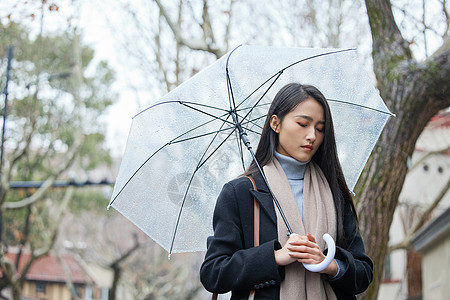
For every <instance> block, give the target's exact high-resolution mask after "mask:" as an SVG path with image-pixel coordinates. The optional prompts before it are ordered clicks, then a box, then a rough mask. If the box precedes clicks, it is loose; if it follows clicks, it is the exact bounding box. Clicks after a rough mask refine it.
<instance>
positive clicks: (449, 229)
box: [412, 207, 450, 300]
mask: <svg viewBox="0 0 450 300" xmlns="http://www.w3.org/2000/svg"><path fill="white" fill-rule="evenodd" d="M412 244H413V247H414V249H415V250H416V251H420V252H421V253H423V259H422V299H424V300H445V299H448V297H449V295H450V285H449V284H448V283H449V282H450V269H449V266H450V207H449V208H447V210H446V211H444V212H443V213H442V214H441V215H440V216H439V217H437V218H436V219H434V220H433V221H432V222H430V223H429V224H428V225H427V226H425V227H424V228H422V229H421V230H420V231H419V232H417V234H416V235H415V236H414V239H413V240H412Z"/></svg>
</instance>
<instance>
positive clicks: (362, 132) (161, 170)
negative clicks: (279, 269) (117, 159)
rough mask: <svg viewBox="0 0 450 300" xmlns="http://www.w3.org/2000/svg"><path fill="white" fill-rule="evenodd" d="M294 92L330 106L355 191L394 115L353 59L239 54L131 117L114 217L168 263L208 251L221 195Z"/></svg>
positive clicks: (283, 51)
mask: <svg viewBox="0 0 450 300" xmlns="http://www.w3.org/2000/svg"><path fill="white" fill-rule="evenodd" d="M290 82H298V83H302V84H311V85H314V86H316V87H317V88H318V89H319V90H321V91H322V93H323V94H324V95H325V97H326V98H327V100H328V103H329V105H330V108H331V112H332V117H333V122H334V127H335V134H336V142H337V148H338V155H339V159H340V162H341V164H342V167H343V172H344V176H345V178H346V181H347V184H348V185H349V186H348V188H349V189H350V190H353V188H354V186H355V184H356V181H357V180H358V177H359V175H360V174H361V172H362V170H363V168H364V165H365V163H366V161H367V159H368V157H369V155H370V153H371V151H372V149H373V147H374V145H375V143H376V141H377V139H378V137H379V135H380V134H381V131H382V129H383V127H384V125H385V123H386V121H387V119H388V118H389V116H391V115H392V114H391V113H390V112H389V110H388V109H387V108H386V106H385V104H384V102H383V100H382V99H381V97H380V96H379V92H378V90H377V89H376V88H374V86H373V83H372V81H371V79H370V78H369V76H368V75H367V74H366V73H365V72H364V69H363V67H362V65H361V64H360V63H359V61H358V58H357V55H356V50H355V49H301V48H274V47H259V46H240V47H237V48H236V49H234V50H233V51H231V52H229V53H228V54H226V55H224V56H223V57H222V58H220V59H218V60H217V61H216V62H215V63H214V64H212V65H210V66H209V67H208V68H206V69H204V70H203V71H201V72H199V73H198V74H196V75H195V76H193V77H192V78H191V79H189V80H187V81H186V82H184V83H183V84H181V85H180V86H178V87H177V88H175V89H174V90H172V91H171V92H169V93H168V94H167V95H165V96H164V97H163V98H162V99H160V100H159V101H158V102H157V103H156V104H154V105H152V106H150V107H148V108H146V109H144V110H143V111H141V112H139V113H138V114H137V115H136V116H134V118H133V121H132V125H131V129H130V132H129V136H128V141H127V145H126V148H125V153H124V155H123V159H122V163H121V166H120V170H119V173H118V176H117V179H116V183H115V186H114V191H113V194H112V198H111V201H110V203H109V205H108V208H109V207H110V206H112V207H114V208H115V209H116V210H118V211H119V212H120V213H121V214H123V215H124V216H125V217H127V218H128V219H129V220H131V221H132V222H133V223H134V224H135V225H136V226H138V227H139V228H140V229H141V230H142V231H144V232H145V233H146V234H147V235H149V236H150V237H151V238H152V239H154V240H155V241H156V242H157V243H159V244H160V245H161V246H162V247H163V248H164V249H166V250H167V251H168V252H169V254H171V253H176V252H191V251H202V250H205V249H206V238H207V236H209V235H211V234H212V233H213V231H212V216H213V210H214V206H215V201H216V198H217V196H218V194H219V193H220V190H221V188H222V185H223V184H224V183H225V182H227V181H229V180H230V179H232V178H234V177H236V176H238V175H239V174H242V173H243V171H244V169H245V168H246V167H247V166H248V165H249V163H250V162H251V160H252V159H253V157H252V156H253V151H252V150H251V146H252V145H254V146H256V145H257V143H258V140H259V136H260V132H261V130H262V127H263V123H264V119H265V117H266V114H267V111H268V108H269V105H270V103H271V101H272V99H273V97H274V96H275V94H276V93H277V92H278V90H279V89H280V88H281V87H282V86H284V85H285V84H287V83H290ZM245 144H247V145H245ZM246 146H247V147H246ZM246 148H247V149H249V150H250V151H247V149H246ZM275 201H276V199H275ZM275 204H277V203H276V202H275ZM286 225H287V226H288V229H289V224H288V222H287V220H286Z"/></svg>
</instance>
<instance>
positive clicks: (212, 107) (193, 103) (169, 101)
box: [133, 100, 227, 119]
mask: <svg viewBox="0 0 450 300" xmlns="http://www.w3.org/2000/svg"><path fill="white" fill-rule="evenodd" d="M169 103H179V104H183V105H185V104H186V103H188V104H192V105H198V106H203V107H206V108H211V109H215V110H220V111H224V112H226V111H227V110H226V109H223V108H220V107H216V106H211V105H206V104H202V103H196V102H191V101H182V100H167V101H163V102H159V103H156V104H153V105H151V106H149V107H147V108H146V109H143V110H141V111H140V112H138V113H137V114H136V115H134V117H133V119H134V118H136V117H137V116H139V115H141V114H143V113H144V112H146V111H147V110H150V109H152V108H154V107H156V106H159V105H163V104H169Z"/></svg>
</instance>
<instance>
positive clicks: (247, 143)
mask: <svg viewBox="0 0 450 300" xmlns="http://www.w3.org/2000/svg"><path fill="white" fill-rule="evenodd" d="M231 116H232V118H233V121H234V124H235V126H236V128H237V130H238V132H239V137H240V138H241V140H242V142H243V143H244V145H245V146H246V147H247V149H248V151H249V152H250V154H251V156H252V158H253V161H254V162H255V164H256V166H257V167H258V170H259V173H260V174H261V176H262V178H263V179H264V182H265V184H266V186H267V189H268V190H269V193H270V195H271V196H272V199H273V202H274V203H275V205H276V206H277V209H278V211H279V212H280V215H281V217H282V218H283V221H284V223H285V224H286V227H287V230H288V234H287V235H291V234H292V229H291V226H290V225H289V222H288V220H287V219H286V216H285V215H284V212H283V210H282V208H281V205H280V203H279V202H278V200H277V198H276V197H275V195H274V193H273V192H272V190H271V188H270V186H269V182H268V181H267V178H266V175H265V174H264V172H263V170H262V168H261V166H260V165H259V163H258V161H257V160H256V156H255V153H254V152H253V150H252V146H251V145H250V141H249V139H248V137H247V133H245V131H244V130H243V129H242V126H241V123H239V122H238V120H237V116H236V113H235V112H234V111H232V112H231Z"/></svg>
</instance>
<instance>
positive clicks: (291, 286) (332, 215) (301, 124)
mask: <svg viewBox="0 0 450 300" xmlns="http://www.w3.org/2000/svg"><path fill="white" fill-rule="evenodd" d="M255 156H256V159H257V161H258V162H259V163H260V165H261V166H262V167H263V170H264V173H265V175H266V177H267V180H268V182H269V186H270V187H271V189H272V191H273V193H274V194H275V196H276V198H277V199H278V201H279V202H280V205H281V207H282V208H283V211H284V213H285V215H286V218H287V220H288V221H289V223H290V226H291V228H292V230H293V231H294V232H295V234H293V235H291V236H290V237H289V236H287V234H286V226H285V224H284V222H283V220H282V218H281V216H280V213H279V211H278V210H277V209H276V208H275V206H274V204H273V200H272V198H271V196H270V194H269V193H268V189H267V187H266V185H265V183H264V181H263V179H262V177H261V175H260V173H259V171H258V169H257V166H256V164H255V163H254V162H253V163H252V164H251V165H250V166H249V168H248V169H247V171H246V173H245V174H244V175H246V176H252V178H254V180H255V182H256V187H257V190H258V191H255V190H254V189H253V186H252V183H251V181H250V180H249V179H248V178H246V177H245V176H241V177H239V178H237V179H234V180H232V181H230V182H228V183H227V184H225V185H224V187H223V189H222V192H221V193H220V195H219V198H218V200H217V203H216V208H215V212H214V218H213V226H214V236H211V237H209V238H208V250H207V252H206V256H205V260H204V262H203V264H202V266H201V270H200V279H201V281H202V283H203V285H204V286H205V288H206V289H207V290H209V291H211V292H214V293H226V292H229V291H231V292H232V297H231V299H247V298H248V296H249V293H250V291H251V290H256V296H255V298H256V299H282V300H285V299H355V295H356V294H358V293H361V292H363V291H364V290H366V289H367V287H368V286H369V284H370V283H371V281H372V277H373V263H372V261H371V259H370V258H369V257H368V256H367V255H366V253H365V250H364V244H363V240H362V238H361V235H360V233H359V230H358V226H357V217H356V211H355V207H354V204H353V200H352V197H351V195H350V193H349V191H348V188H347V185H346V182H345V179H344V175H343V173H342V169H341V166H340V163H339V160H338V157H337V151H336V142H335V137H334V129H333V123H332V119H331V113H330V109H329V106H328V104H327V101H326V99H325V97H324V96H323V95H322V93H321V92H320V91H319V90H318V89H317V88H315V87H313V86H309V85H301V84H296V83H291V84H288V85H286V86H284V87H283V88H282V89H281V90H280V91H279V92H278V93H277V95H276V96H275V98H274V100H273V102H272V105H271V107H270V109H269V112H268V114H267V118H266V121H265V124H264V128H263V131H262V134H261V139H260V141H259V144H258V148H257V150H256V153H255ZM253 199H256V200H257V201H258V202H259V204H260V207H261V210H260V245H259V246H257V247H254V246H253V219H254V215H253V201H254V200H253ZM324 233H329V234H330V235H331V236H332V237H333V238H334V239H335V240H336V254H335V259H334V260H333V261H332V262H331V263H330V265H329V266H328V267H327V268H326V269H325V270H323V271H321V273H322V274H319V273H313V272H310V271H308V270H306V269H305V268H304V267H303V266H302V264H301V263H308V264H317V263H320V262H321V261H322V260H323V259H324V258H325V254H324V253H323V250H324V246H325V243H324V242H323V241H322V235H323V234H324Z"/></svg>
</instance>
